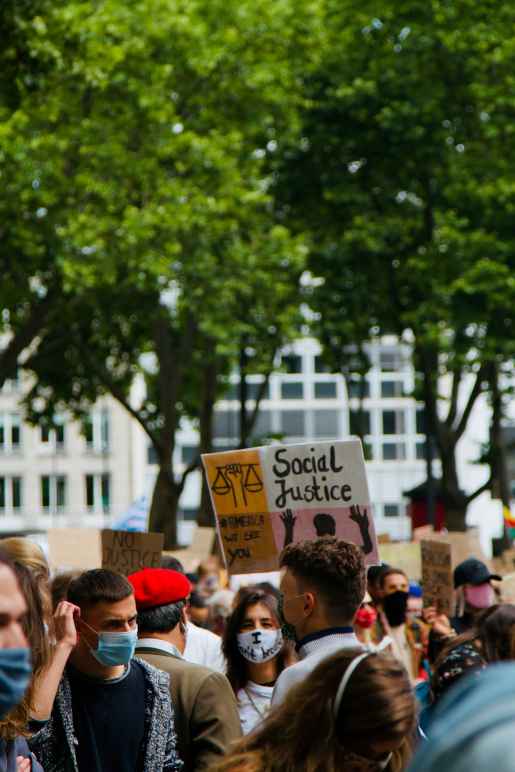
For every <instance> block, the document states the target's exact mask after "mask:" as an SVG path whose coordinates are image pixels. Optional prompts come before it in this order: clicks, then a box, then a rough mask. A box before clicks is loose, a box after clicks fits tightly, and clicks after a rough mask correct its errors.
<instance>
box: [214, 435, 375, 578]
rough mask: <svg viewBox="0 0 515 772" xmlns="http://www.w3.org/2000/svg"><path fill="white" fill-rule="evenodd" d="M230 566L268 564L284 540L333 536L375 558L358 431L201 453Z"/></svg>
mask: <svg viewBox="0 0 515 772" xmlns="http://www.w3.org/2000/svg"><path fill="white" fill-rule="evenodd" d="M202 461H203V464H204V468H205V472H206V475H207V479H208V483H209V489H210V491H211V498H212V502H213V509H214V510H215V514H216V517H217V526H218V530H219V535H220V540H221V544H222V547H223V551H224V557H225V560H226V564H227V568H228V570H229V572H230V573H231V574H244V573H253V572H259V571H274V570H277V568H278V559H279V554H280V553H281V551H282V549H283V548H284V547H285V546H287V545H288V544H291V543H294V542H297V541H301V540H304V539H307V540H311V541H312V540H314V539H317V538H319V537H320V536H337V537H338V538H340V539H345V540H346V541H350V542H352V543H354V544H357V545H359V546H360V547H362V548H363V552H364V553H365V560H366V562H367V564H369V565H371V564H374V563H377V562H378V552H377V540H376V534H375V528H374V522H373V519H372V513H371V507H370V498H369V493H368V485H367V479H366V473H365V462H364V458H363V449H362V446H361V442H360V440H359V439H350V440H346V441H339V442H311V443H306V444H302V445H272V446H268V447H263V448H253V449H249V450H239V451H238V450H236V451H228V452H225V453H209V454H206V455H203V456H202Z"/></svg>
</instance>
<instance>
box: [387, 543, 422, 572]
mask: <svg viewBox="0 0 515 772" xmlns="http://www.w3.org/2000/svg"><path fill="white" fill-rule="evenodd" d="M379 554H380V556H381V560H382V561H383V563H388V565H389V566H391V567H392V568H401V569H402V570H403V571H404V573H405V574H406V576H407V577H408V579H410V580H412V581H418V580H419V579H420V578H421V576H422V561H421V557H420V542H414V541H406V542H392V543H391V544H380V545H379Z"/></svg>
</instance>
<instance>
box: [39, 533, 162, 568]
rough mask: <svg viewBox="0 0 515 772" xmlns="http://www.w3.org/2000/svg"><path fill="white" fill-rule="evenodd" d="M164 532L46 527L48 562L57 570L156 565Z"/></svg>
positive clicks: (159, 561) (159, 559)
mask: <svg viewBox="0 0 515 772" xmlns="http://www.w3.org/2000/svg"><path fill="white" fill-rule="evenodd" d="M163 540H164V536H163V534H162V533H135V532H132V531H112V530H109V529H105V530H101V529H99V528H50V529H49V531H48V549H49V557H50V563H51V565H52V566H53V567H54V568H59V569H60V570H70V569H78V570H84V571H85V570H87V569H90V568H110V569H111V570H112V571H118V572H119V573H121V574H125V575H128V574H131V573H133V572H134V571H138V570H139V569H140V568H158V567H159V566H160V565H161V552H162V549H163Z"/></svg>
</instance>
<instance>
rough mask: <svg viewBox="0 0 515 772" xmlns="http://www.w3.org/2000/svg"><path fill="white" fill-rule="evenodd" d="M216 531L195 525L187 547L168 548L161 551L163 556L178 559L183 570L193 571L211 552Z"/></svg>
mask: <svg viewBox="0 0 515 772" xmlns="http://www.w3.org/2000/svg"><path fill="white" fill-rule="evenodd" d="M215 538H216V531H215V529H214V528H207V527H205V526H199V525H197V526H195V531H194V533H193V539H192V542H191V544H190V546H189V547H184V549H179V550H168V551H164V552H163V557H165V556H170V557H172V558H177V560H180V561H181V563H182V565H183V566H184V569H185V571H187V572H188V573H190V572H191V573H194V572H195V571H196V570H197V568H198V565H199V563H202V561H203V560H205V559H206V558H208V557H209V556H210V555H211V554H212V552H213V546H214V543H215Z"/></svg>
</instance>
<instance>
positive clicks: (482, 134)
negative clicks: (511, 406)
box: [277, 0, 515, 529]
mask: <svg viewBox="0 0 515 772" xmlns="http://www.w3.org/2000/svg"><path fill="white" fill-rule="evenodd" d="M514 14H515V12H514V10H513V8H512V6H511V5H510V4H508V3H503V4H501V6H499V5H498V4H496V6H495V12H493V6H492V5H491V4H489V3H486V4H482V5H480V6H478V5H476V4H473V3H472V2H465V3H462V4H461V5H460V7H459V8H458V7H457V6H456V5H455V4H450V3H446V2H441V1H440V0H432V2H429V3H423V2H420V0H406V1H405V2H402V3H400V4H399V3H397V2H396V3H386V4H384V3H382V4H381V7H380V8H379V7H378V6H377V4H376V3H374V2H365V3H362V4H360V6H359V8H357V7H356V6H355V5H354V4H351V3H349V2H343V3H341V2H339V3H335V2H328V3H327V17H326V18H327V23H326V30H327V33H326V45H325V47H324V50H323V53H322V55H321V59H320V61H319V62H316V63H315V64H314V66H313V67H311V68H309V69H308V70H307V72H306V77H305V88H306V90H307V100H306V101H307V108H306V109H305V111H304V116H303V127H302V132H301V133H302V139H301V140H300V142H298V143H296V144H295V145H291V146H290V147H289V148H288V149H287V151H286V152H285V153H284V154H283V157H282V168H280V170H279V174H278V177H277V195H278V196H280V197H281V199H282V202H283V206H282V210H281V211H282V214H283V216H284V218H285V221H287V222H290V223H294V224H295V223H296V224H297V225H300V224H304V223H306V222H307V223H309V225H310V229H311V232H312V234H313V243H315V244H316V249H314V250H313V252H312V257H311V271H312V273H313V274H314V276H316V277H320V278H321V279H322V281H321V282H319V283H318V284H316V286H314V288H313V292H312V304H313V307H314V308H315V310H316V311H317V312H318V313H319V314H320V321H319V324H318V326H317V327H318V330H320V331H321V338H322V341H323V343H324V345H325V349H326V352H328V354H329V355H330V356H332V357H333V358H334V357H336V359H338V361H339V363H340V367H344V368H345V367H346V361H347V360H346V358H347V357H348V352H349V351H350V350H352V347H353V349H354V351H356V349H357V350H358V351H359V348H360V345H361V344H362V342H363V341H366V340H367V339H369V337H370V336H371V335H373V334H379V333H382V332H393V333H396V334H397V335H399V336H402V335H403V334H405V333H409V335H410V337H411V339H412V341H413V348H414V356H415V364H416V367H417V370H418V372H419V374H420V390H421V391H420V393H421V395H422V398H423V401H424V404H425V411H426V422H427V427H428V432H429V433H430V435H431V436H432V437H433V438H434V441H435V443H436V446H437V449H438V455H439V457H440V460H441V464H442V492H443V498H444V501H445V504H446V511H447V524H448V526H449V527H450V528H452V529H462V528H464V527H465V514H466V508H467V505H468V503H469V502H470V501H472V500H473V499H474V498H475V497H477V496H478V495H480V493H482V492H483V491H485V490H488V489H489V488H490V486H491V479H489V480H486V481H485V483H484V484H483V485H481V486H480V487H479V488H478V489H477V490H475V491H470V492H466V493H465V492H463V491H462V489H461V486H460V481H459V479H458V473H457V467H456V447H457V444H458V442H459V440H460V438H461V437H462V436H463V433H464V431H465V428H466V426H467V422H468V420H469V418H470V415H471V412H472V409H473V407H474V405H475V402H476V400H477V399H478V398H479V396H480V395H481V394H482V393H483V392H484V391H485V389H486V388H487V385H488V377H487V375H488V364H489V362H490V361H491V352H492V350H493V349H495V348H496V344H497V342H498V340H499V339H500V338H501V339H502V340H506V337H507V332H508V331H509V329H510V325H511V324H512V323H511V322H510V318H511V317H512V314H510V313H509V311H508V312H507V310H508V309H509V308H510V307H513V297H514V296H513V282H512V281H510V280H508V281H507V278H508V277H509V276H510V272H511V275H512V271H513V258H512V255H513V254H514V246H515V245H514V244H513V235H512V234H511V233H510V232H509V230H508V228H507V227H506V220H507V219H508V214H509V212H510V211H511V210H512V207H513V193H512V186H511V184H510V183H509V176H508V169H509V167H510V164H512V163H513V159H512V156H511V154H512V148H511V144H512V143H510V147H509V148H508V147H507V145H505V144H501V143H500V137H501V136H502V131H503V129H502V126H503V124H504V125H506V124H508V125H509V124H510V119H509V118H508V116H509V115H510V113H511V111H512V110H513V107H514V102H513V98H512V97H511V88H510V82H511V81H510V79H511V71H512V66H513V57H514V55H515V49H514V46H513V41H512V39H511V35H510V33H509V32H508V30H510V29H511V27H512V24H513V20H514ZM329 21H330V23H329ZM500 193H502V195H501V196H500V208H501V212H500V213H497V214H496V216H495V217H494V214H493V207H492V204H493V199H494V196H495V195H498V194H500ZM485 266H487V267H489V269H490V270H489V271H487V274H488V281H489V283H490V288H489V292H490V293H492V297H495V299H496V301H497V304H496V306H495V307H496V309H497V310H498V311H499V313H498V314H497V316H496V320H497V321H496V323H495V324H494V323H493V320H492V319H485V318H484V317H481V318H479V317H478V313H477V308H476V305H475V303H474V298H475V297H476V296H480V295H481V293H482V282H483V279H484V278H485ZM465 288H466V289H465ZM445 375H447V376H448V377H449V378H450V384H451V385H450V389H449V393H448V394H442V393H441V388H440V385H441V381H442V376H445ZM471 381H472V383H471V386H470V387H469V386H467V383H470V382H471ZM467 392H468V393H467ZM464 393H465V397H464V396H463V395H464Z"/></svg>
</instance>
